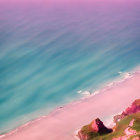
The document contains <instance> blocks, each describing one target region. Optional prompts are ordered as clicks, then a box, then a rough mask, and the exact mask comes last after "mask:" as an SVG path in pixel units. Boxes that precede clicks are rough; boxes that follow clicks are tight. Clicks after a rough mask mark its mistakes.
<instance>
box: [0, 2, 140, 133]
mask: <svg viewBox="0 0 140 140" xmlns="http://www.w3.org/2000/svg"><path fill="white" fill-rule="evenodd" d="M7 1H8V0H7ZM88 1H89V2H83V1H82V2H80V1H76V2H73V1H72V2H60V3H59V0H58V2H56V3H51V4H50V3H49V4H48V3H47V2H46V3H45V2H42V1H41V2H38V3H36V2H35V3H33V2H32V3H30V2H27V1H26V2H24V0H23V2H21V3H20V2H9V3H8V2H7V3H6V2H0V133H1V134H2V133H5V132H7V131H10V130H12V129H14V128H16V127H17V126H20V125H22V124H24V123H25V122H27V121H30V120H32V119H35V118H37V117H39V116H41V115H47V114H48V113H50V112H51V111H53V110H54V109H56V108H58V107H60V106H64V105H66V104H68V103H71V102H74V101H77V100H79V99H81V98H83V97H85V96H86V93H88V92H85V91H89V92H90V93H93V92H95V91H96V90H98V89H100V88H101V87H102V86H103V85H105V84H106V83H108V82H111V81H114V80H115V79H117V78H119V77H120V76H121V75H120V73H121V74H123V73H124V74H125V73H126V72H129V71H131V70H132V69H134V68H136V67H137V66H139V65H140V2H139V1H138V0H128V1H126V0H122V1H119V0H118V1H117V0H116V1H112V2H111V1H110V0H104V2H101V1H95V2H91V1H90V0H88ZM112 94H113V93H112Z"/></svg>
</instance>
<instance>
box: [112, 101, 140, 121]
mask: <svg viewBox="0 0 140 140" xmlns="http://www.w3.org/2000/svg"><path fill="white" fill-rule="evenodd" d="M137 112H140V99H138V100H135V101H134V102H133V103H132V104H131V106H130V107H128V108H127V109H126V110H125V111H123V112H122V114H120V115H116V116H114V122H115V123H116V122H118V121H119V120H121V119H123V118H124V117H125V116H128V115H131V114H133V113H137Z"/></svg>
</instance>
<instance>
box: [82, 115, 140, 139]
mask: <svg viewBox="0 0 140 140" xmlns="http://www.w3.org/2000/svg"><path fill="white" fill-rule="evenodd" d="M132 119H134V120H135V121H134V125H133V126H132V127H131V128H132V129H134V130H136V131H137V133H138V134H137V135H134V136H132V137H131V138H130V139H132V138H134V137H140V112H139V113H135V114H132V115H129V116H126V117H125V118H123V119H122V120H121V121H120V122H118V123H117V124H116V126H115V128H114V129H115V131H114V132H112V133H109V134H102V135H100V134H98V133H96V132H95V133H93V132H92V131H91V129H90V124H89V125H86V126H84V127H83V128H82V129H81V131H82V133H83V134H85V135H88V137H89V139H88V140H112V138H117V137H121V136H123V135H125V134H124V130H125V129H126V128H127V127H128V126H129V123H130V121H131V120H132Z"/></svg>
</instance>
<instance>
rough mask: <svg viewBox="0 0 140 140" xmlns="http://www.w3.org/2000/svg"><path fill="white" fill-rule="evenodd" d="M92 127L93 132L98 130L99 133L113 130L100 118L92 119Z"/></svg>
mask: <svg viewBox="0 0 140 140" xmlns="http://www.w3.org/2000/svg"><path fill="white" fill-rule="evenodd" d="M91 129H92V131H93V132H96V133H99V134H106V133H110V132H112V129H108V128H107V127H105V125H104V124H103V122H102V121H101V120H100V119H99V118H97V119H95V120H93V121H92V123H91Z"/></svg>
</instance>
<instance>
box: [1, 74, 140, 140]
mask: <svg viewBox="0 0 140 140" xmlns="http://www.w3.org/2000/svg"><path fill="white" fill-rule="evenodd" d="M137 98H140V73H139V72H137V73H135V74H133V76H132V77H130V78H127V79H126V80H124V81H122V82H119V83H117V84H113V86H111V87H108V88H107V89H106V90H105V89H104V90H103V91H101V92H100V93H99V94H97V95H95V96H91V97H89V98H85V99H83V100H81V101H79V102H76V103H72V104H69V105H66V106H65V107H63V108H60V109H58V110H55V111H53V112H52V113H51V114H49V115H48V116H43V117H42V118H39V119H36V120H34V121H32V122H29V123H27V124H25V125H24V126H21V127H19V128H17V129H16V130H14V131H11V132H9V133H7V134H5V135H2V136H1V138H0V140H74V139H75V137H74V135H75V131H76V130H77V129H79V128H80V127H81V126H83V125H85V124H88V123H89V122H91V121H92V120H93V119H95V118H97V117H99V118H100V119H101V120H103V121H105V123H107V122H108V120H109V118H111V116H112V115H114V114H117V113H119V112H121V111H123V110H124V109H125V108H126V107H128V106H129V105H130V104H131V103H132V102H133V101H134V100H135V99H137Z"/></svg>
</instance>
